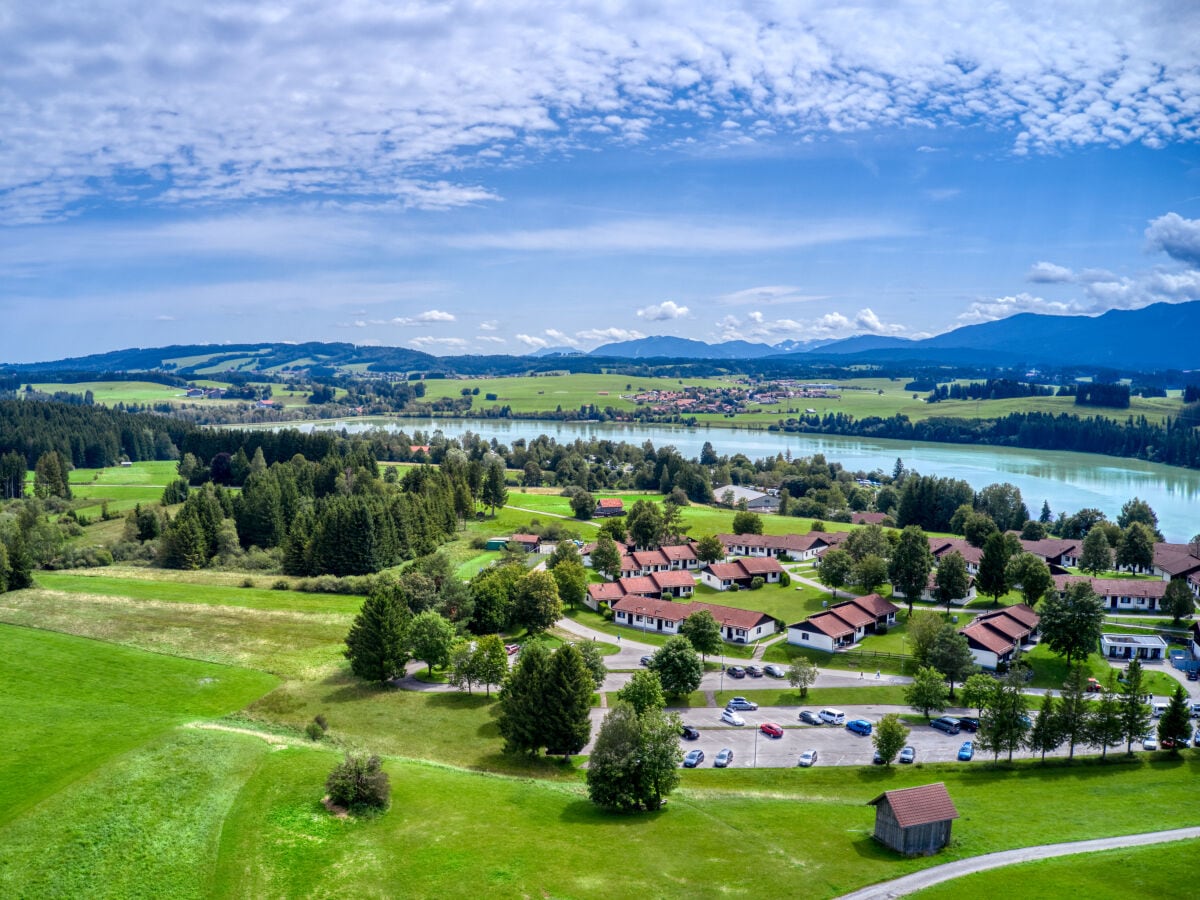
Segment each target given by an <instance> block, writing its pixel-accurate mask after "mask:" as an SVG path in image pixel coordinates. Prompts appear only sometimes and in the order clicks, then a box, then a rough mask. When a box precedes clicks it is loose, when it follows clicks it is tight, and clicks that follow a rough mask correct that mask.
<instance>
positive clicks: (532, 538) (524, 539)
mask: <svg viewBox="0 0 1200 900" xmlns="http://www.w3.org/2000/svg"><path fill="white" fill-rule="evenodd" d="M509 540H511V541H516V542H517V543H518V544H540V543H541V542H542V539H541V538H540V537H538V536H537V535H536V534H514V535H513V536H512V537H511V538H509Z"/></svg>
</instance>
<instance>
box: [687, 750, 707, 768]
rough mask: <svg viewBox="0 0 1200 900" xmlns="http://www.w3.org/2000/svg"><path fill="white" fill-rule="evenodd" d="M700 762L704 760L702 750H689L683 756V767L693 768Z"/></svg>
mask: <svg viewBox="0 0 1200 900" xmlns="http://www.w3.org/2000/svg"><path fill="white" fill-rule="evenodd" d="M702 762H704V751H703V750H689V751H688V752H687V756H685V757H684V758H683V767H684V768H685V769H694V768H696V766H698V765H700V763H702Z"/></svg>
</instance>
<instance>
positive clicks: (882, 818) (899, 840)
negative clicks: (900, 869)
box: [870, 781, 958, 856]
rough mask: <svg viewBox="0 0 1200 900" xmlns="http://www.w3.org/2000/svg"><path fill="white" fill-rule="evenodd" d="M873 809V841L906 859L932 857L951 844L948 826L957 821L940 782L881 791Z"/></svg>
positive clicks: (953, 809)
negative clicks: (901, 854) (902, 855)
mask: <svg viewBox="0 0 1200 900" xmlns="http://www.w3.org/2000/svg"><path fill="white" fill-rule="evenodd" d="M870 804H871V806H874V807H875V840H877V841H879V842H880V843H881V844H883V845H884V846H887V847H890V848H891V849H893V850H895V851H896V852H897V853H903V854H904V855H905V856H931V855H932V854H934V853H937V852H938V851H939V850H941V849H942V848H943V847H945V846H946V845H947V844H949V843H950V825H951V823H952V822H953V821H954V820H955V819H957V818H958V810H957V809H955V808H954V801H952V800H951V799H950V794H949V793H948V792H947V791H946V785H945V784H943V783H942V782H940V781H939V782H937V783H936V784H923V785H921V786H920V787H913V788H905V789H904V790H899V791H884V792H883V793H882V794H880V795H879V796H878V797H876V798H875V799H874V800H872V801H870Z"/></svg>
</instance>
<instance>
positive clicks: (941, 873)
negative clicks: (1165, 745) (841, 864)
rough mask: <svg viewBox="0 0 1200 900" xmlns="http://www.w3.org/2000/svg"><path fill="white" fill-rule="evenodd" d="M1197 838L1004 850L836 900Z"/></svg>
mask: <svg viewBox="0 0 1200 900" xmlns="http://www.w3.org/2000/svg"><path fill="white" fill-rule="evenodd" d="M1196 838H1200V828H1176V829H1173V830H1171V831H1152V832H1149V833H1147V834H1126V835H1121V836H1120V837H1111V838H1097V839H1095V840H1091V841H1071V842H1070V843H1065V844H1043V845H1042V846H1040V847H1022V848H1020V849H1019V850H1004V851H1002V852H1000V853H988V854H986V855H984V856H973V857H971V858H970V859H960V860H956V861H955V862H951V863H946V864H945V865H941V866H934V867H933V868H931V869H925V870H923V871H921V872H914V873H913V874H912V875H905V876H904V877H903V878H896V879H894V880H892V881H885V882H883V883H882V884H876V885H872V886H871V887H866V888H863V889H862V890H858V891H855V892H854V893H852V894H844V895H842V896H841V897H840V898H838V900H892V898H894V897H905V896H907V895H909V894H912V893H915V892H917V891H920V890H923V889H924V888H927V887H932V886H933V885H935V884H941V883H942V882H943V881H950V880H952V879H954V878H961V877H962V876H964V875H970V874H972V873H974V872H985V871H987V870H988V869H999V868H1002V867H1003V866H1012V865H1016V864H1018V863H1024V862H1032V861H1034V860H1038V859H1051V858H1053V857H1056V856H1073V855H1074V854H1076V853H1096V852H1098V851H1101V850H1123V849H1125V848H1126V847H1142V846H1145V845H1147V844H1168V843H1172V842H1174V841H1187V840H1194V839H1196Z"/></svg>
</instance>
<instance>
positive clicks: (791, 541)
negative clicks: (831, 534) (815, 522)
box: [717, 531, 828, 553]
mask: <svg viewBox="0 0 1200 900" xmlns="http://www.w3.org/2000/svg"><path fill="white" fill-rule="evenodd" d="M824 537H825V536H824V535H823V534H821V533H820V532H818V531H813V532H810V533H808V534H718V535H717V540H719V541H720V542H721V543H722V544H723V545H724V546H725V547H726V548H729V547H733V546H737V547H762V548H763V549H764V550H789V551H791V550H794V551H796V552H798V553H803V552H804V551H805V550H808V549H809V548H810V547H812V546H813V545H814V544H815V543H817V541H821V542H822V543H828V541H823V540H822V539H823V538H824Z"/></svg>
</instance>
